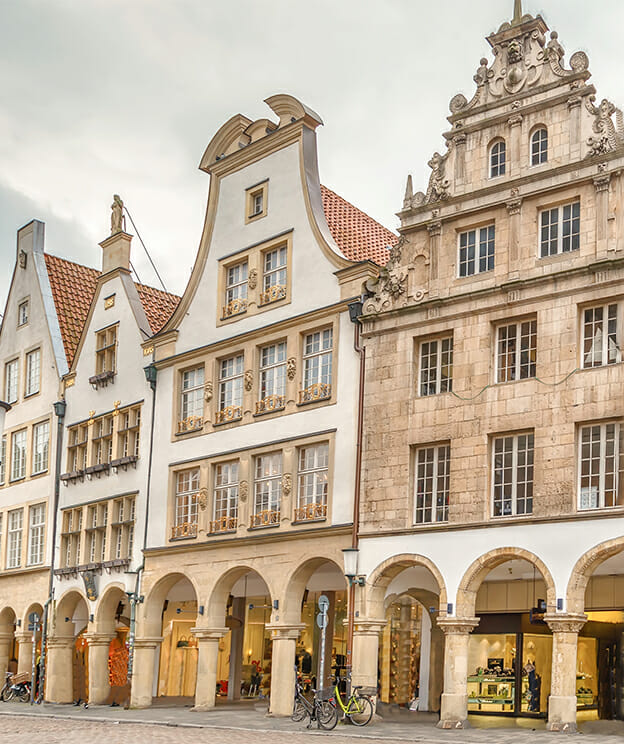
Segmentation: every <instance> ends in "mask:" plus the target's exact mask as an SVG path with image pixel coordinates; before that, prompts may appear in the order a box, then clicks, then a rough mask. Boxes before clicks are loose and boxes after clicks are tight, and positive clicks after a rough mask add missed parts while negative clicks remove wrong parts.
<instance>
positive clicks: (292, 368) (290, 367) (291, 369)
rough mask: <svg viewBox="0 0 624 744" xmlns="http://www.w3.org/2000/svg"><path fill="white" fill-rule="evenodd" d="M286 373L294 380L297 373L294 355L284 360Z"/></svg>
mask: <svg viewBox="0 0 624 744" xmlns="http://www.w3.org/2000/svg"><path fill="white" fill-rule="evenodd" d="M286 374H287V375H288V379H289V380H294V379H295V376H296V375H297V360H296V359H295V357H290V359H289V360H288V361H287V362H286Z"/></svg>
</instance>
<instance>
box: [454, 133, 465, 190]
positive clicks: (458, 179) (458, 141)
mask: <svg viewBox="0 0 624 744" xmlns="http://www.w3.org/2000/svg"><path fill="white" fill-rule="evenodd" d="M453 144H454V145H455V186H456V187H457V186H460V185H463V183H464V178H465V175H466V135H465V134H456V135H455V137H453Z"/></svg>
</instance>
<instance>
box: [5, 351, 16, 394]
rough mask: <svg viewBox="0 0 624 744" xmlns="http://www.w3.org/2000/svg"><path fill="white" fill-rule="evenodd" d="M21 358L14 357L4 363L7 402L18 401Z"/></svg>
mask: <svg viewBox="0 0 624 744" xmlns="http://www.w3.org/2000/svg"><path fill="white" fill-rule="evenodd" d="M18 380H19V360H18V359H13V360H12V361H10V362H7V363H6V364H5V365H4V399H5V400H6V402H7V403H15V402H16V401H17V391H18Z"/></svg>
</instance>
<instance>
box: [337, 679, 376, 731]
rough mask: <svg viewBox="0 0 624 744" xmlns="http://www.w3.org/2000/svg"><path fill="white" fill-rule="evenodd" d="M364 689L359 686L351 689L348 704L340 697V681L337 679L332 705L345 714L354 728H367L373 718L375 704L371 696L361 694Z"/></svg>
mask: <svg viewBox="0 0 624 744" xmlns="http://www.w3.org/2000/svg"><path fill="white" fill-rule="evenodd" d="M363 689H364V688H363V687H362V685H357V686H356V687H353V688H352V689H351V695H350V696H349V698H348V700H347V701H346V703H343V702H342V696H341V695H340V687H339V679H338V677H336V685H335V687H334V690H333V698H332V704H333V705H335V706H336V712H338V711H337V708H340V710H341V711H342V712H343V713H344V715H345V716H346V717H347V718H348V719H349V720H350V721H351V723H352V724H353V725H354V726H366V724H367V723H368V722H369V721H370V720H371V718H372V717H373V712H374V710H373V702H372V700H371V699H370V696H369V695H367V694H364V693H363V692H361V690H363Z"/></svg>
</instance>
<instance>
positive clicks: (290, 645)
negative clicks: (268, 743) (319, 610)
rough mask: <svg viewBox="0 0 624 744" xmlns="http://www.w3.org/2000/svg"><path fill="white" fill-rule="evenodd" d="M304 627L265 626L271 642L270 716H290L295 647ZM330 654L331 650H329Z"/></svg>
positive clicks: (293, 691) (293, 689)
mask: <svg viewBox="0 0 624 744" xmlns="http://www.w3.org/2000/svg"><path fill="white" fill-rule="evenodd" d="M304 628H305V625H279V624H271V625H267V626H266V629H267V630H270V631H271V639H272V640H273V656H272V660H271V704H270V709H269V713H270V714H271V715H272V716H279V717H282V718H286V717H288V716H290V715H291V714H292V710H293V699H294V697H295V647H296V644H297V639H298V638H299V635H300V634H301V631H302V630H303V629H304ZM330 652H331V650H330Z"/></svg>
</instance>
